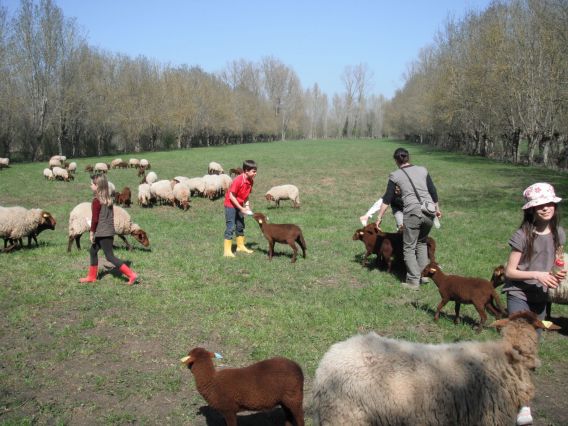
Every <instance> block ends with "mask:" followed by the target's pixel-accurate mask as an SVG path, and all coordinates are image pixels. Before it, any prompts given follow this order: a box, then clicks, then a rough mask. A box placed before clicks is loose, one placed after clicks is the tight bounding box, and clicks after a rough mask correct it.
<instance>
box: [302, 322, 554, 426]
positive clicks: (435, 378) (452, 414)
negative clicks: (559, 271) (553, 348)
mask: <svg viewBox="0 0 568 426" xmlns="http://www.w3.org/2000/svg"><path fill="white" fill-rule="evenodd" d="M492 326H495V327H497V328H499V329H500V330H501V335H502V338H501V339H499V340H496V341H487V342H459V343H448V344H437V345H434V344H430V345H428V344H420V343H413V342H407V341H404V340H396V339H389V338H386V337H381V336H379V335H377V334H376V333H374V332H371V333H369V334H367V335H357V336H354V337H351V338H349V339H347V340H345V341H343V342H339V343H336V344H334V345H332V346H331V348H330V349H329V350H328V351H327V353H326V354H325V355H324V356H323V358H322V360H321V361H320V363H319V366H318V368H317V370H316V374H315V379H314V385H313V405H312V409H313V413H314V424H315V425H322V426H323V425H325V426H335V425H337V426H343V425H351V426H363V425H365V426H366V425H377V426H378V425H424V426H434V425H460V426H504V425H507V426H510V425H514V424H515V419H516V416H517V412H518V411H519V408H520V407H522V406H526V405H529V402H530V401H531V400H532V398H533V397H534V385H533V383H532V378H531V371H532V370H534V369H535V368H536V367H537V366H539V365H540V361H539V359H538V337H537V333H536V331H535V330H536V329H537V328H541V329H544V328H545V326H544V324H543V323H542V322H541V321H539V320H538V319H537V318H536V315H535V314H533V313H532V312H518V313H516V314H514V315H512V316H511V317H510V318H508V319H502V320H498V321H495V322H494V323H493V324H492ZM559 328H560V327H558V326H556V325H554V324H553V325H552V326H550V327H549V328H548V329H549V330H558V329H559Z"/></svg>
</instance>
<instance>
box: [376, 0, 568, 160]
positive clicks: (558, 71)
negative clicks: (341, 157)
mask: <svg viewBox="0 0 568 426" xmlns="http://www.w3.org/2000/svg"><path fill="white" fill-rule="evenodd" d="M405 77H406V78H405V84H404V87H403V88H402V89H400V90H399V91H397V92H396V94H395V96H394V97H393V99H392V100H391V101H390V102H389V103H388V105H387V106H386V108H385V117H384V120H385V131H386V132H388V133H390V134H394V135H400V136H403V137H405V138H407V139H410V140H415V141H417V142H420V143H427V144H432V145H435V146H438V147H441V148H443V149H448V150H455V151H461V152H465V153H468V154H473V155H481V156H485V157H491V158H497V159H500V160H506V161H511V162H515V163H520V162H523V163H528V164H541V165H544V166H546V167H548V168H561V169H566V168H568V1H567V0H511V1H501V0H497V1H493V2H492V3H491V4H490V5H489V6H488V8H487V9H486V10H484V11H482V12H474V11H470V12H468V13H467V14H466V16H465V17H464V18H463V19H460V20H455V19H449V20H448V22H447V23H446V25H445V27H444V28H443V29H442V30H441V31H439V33H438V34H437V37H436V39H435V42H434V43H433V44H432V45H430V46H428V47H426V48H424V49H423V50H422V51H421V52H420V54H419V57H418V58H417V59H416V60H415V61H414V62H413V63H412V64H411V66H410V67H409V69H408V72H407V74H406V76H405Z"/></svg>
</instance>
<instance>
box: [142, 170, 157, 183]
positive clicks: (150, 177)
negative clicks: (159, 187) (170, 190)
mask: <svg viewBox="0 0 568 426" xmlns="http://www.w3.org/2000/svg"><path fill="white" fill-rule="evenodd" d="M157 181H158V175H157V174H156V172H150V173H148V174H147V175H146V176H144V179H142V181H141V182H140V183H147V184H150V185H151V184H153V183H154V182H157Z"/></svg>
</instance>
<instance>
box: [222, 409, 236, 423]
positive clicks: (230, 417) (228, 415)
mask: <svg viewBox="0 0 568 426" xmlns="http://www.w3.org/2000/svg"><path fill="white" fill-rule="evenodd" d="M222 414H223V417H225V423H227V426H237V414H236V413H233V412H227V411H224V412H223V413H222Z"/></svg>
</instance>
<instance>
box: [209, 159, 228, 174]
mask: <svg viewBox="0 0 568 426" xmlns="http://www.w3.org/2000/svg"><path fill="white" fill-rule="evenodd" d="M222 173H225V171H224V170H223V166H221V165H220V164H219V163H216V162H215V161H211V162H210V163H209V166H208V167H207V174H210V175H220V174H222Z"/></svg>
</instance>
